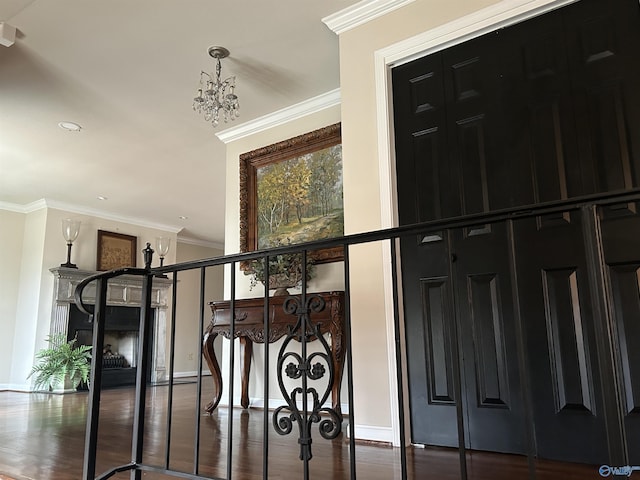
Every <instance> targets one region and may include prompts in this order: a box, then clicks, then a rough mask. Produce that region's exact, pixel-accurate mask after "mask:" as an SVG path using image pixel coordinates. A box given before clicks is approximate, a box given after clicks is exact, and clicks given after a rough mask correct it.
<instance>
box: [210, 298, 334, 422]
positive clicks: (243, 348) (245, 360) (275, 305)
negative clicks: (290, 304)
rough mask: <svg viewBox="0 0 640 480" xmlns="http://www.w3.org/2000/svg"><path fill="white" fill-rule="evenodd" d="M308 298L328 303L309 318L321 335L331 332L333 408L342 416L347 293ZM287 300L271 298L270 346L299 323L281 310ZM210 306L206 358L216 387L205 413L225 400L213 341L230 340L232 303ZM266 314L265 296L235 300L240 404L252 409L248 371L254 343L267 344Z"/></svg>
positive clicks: (296, 318)
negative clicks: (238, 347) (222, 399)
mask: <svg viewBox="0 0 640 480" xmlns="http://www.w3.org/2000/svg"><path fill="white" fill-rule="evenodd" d="M309 295H319V296H321V297H322V298H323V299H324V301H325V307H324V309H323V310H322V311H321V312H318V313H311V314H310V316H309V318H310V321H311V322H312V323H313V324H314V325H316V324H317V325H319V326H320V332H321V333H323V334H324V333H329V334H330V335H331V354H332V360H333V368H334V377H333V385H332V386H331V399H332V403H333V409H334V410H335V411H336V412H338V413H340V387H341V385H342V371H343V367H344V356H345V349H344V347H343V344H342V339H343V336H344V334H345V331H344V292H323V293H315V294H309ZM287 298H288V297H287V296H277V297H270V298H269V311H268V312H269V313H268V314H269V338H268V342H269V343H271V342H275V341H276V340H278V339H280V338H282V337H283V336H285V335H286V334H287V333H288V327H290V326H291V327H293V326H295V325H296V323H297V321H298V317H297V316H296V315H291V314H287V313H285V312H284V310H283V309H282V305H283V303H284V301H285V300H286V299H287ZM209 306H210V307H211V312H212V317H211V323H209V326H208V327H207V329H206V331H205V334H204V338H203V355H204V357H205V359H206V361H207V364H208V366H209V370H210V371H211V375H212V376H213V383H214V386H215V393H214V395H213V400H212V401H211V402H210V403H209V404H208V405H207V407H206V411H207V412H208V413H211V412H213V411H214V410H215V408H216V407H217V406H218V403H219V402H220V398H221V397H222V375H221V372H220V366H219V364H218V360H217V358H216V354H215V351H214V349H213V341H214V340H215V339H216V337H217V336H218V335H222V336H223V337H225V338H227V339H229V338H230V337H231V332H230V330H231V302H229V301H220V302H210V303H209ZM264 313H265V312H264V298H262V297H261V298H250V299H240V300H236V301H235V331H234V336H235V338H239V339H240V370H241V374H242V392H241V399H240V403H241V405H242V407H243V408H248V407H249V371H250V369H251V354H252V352H253V343H252V342H257V343H264V341H265V338H264V336H265V335H264ZM265 401H266V399H265ZM265 407H267V405H265Z"/></svg>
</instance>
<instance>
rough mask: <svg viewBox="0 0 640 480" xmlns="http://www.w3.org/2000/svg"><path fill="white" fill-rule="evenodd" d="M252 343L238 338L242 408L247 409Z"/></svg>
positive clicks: (243, 338) (244, 338)
mask: <svg viewBox="0 0 640 480" xmlns="http://www.w3.org/2000/svg"><path fill="white" fill-rule="evenodd" d="M252 353H253V342H252V341H251V340H250V339H248V338H247V337H240V371H241V372H242V396H241V397H240V404H241V405H242V408H249V372H250V371H251V354H252Z"/></svg>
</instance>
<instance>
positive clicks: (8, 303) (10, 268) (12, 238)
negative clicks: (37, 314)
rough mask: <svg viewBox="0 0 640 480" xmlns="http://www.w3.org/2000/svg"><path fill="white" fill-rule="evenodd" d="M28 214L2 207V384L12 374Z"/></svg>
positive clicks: (0, 277) (0, 300)
mask: <svg viewBox="0 0 640 480" xmlns="http://www.w3.org/2000/svg"><path fill="white" fill-rule="evenodd" d="M24 227H25V215H24V214H22V213H16V212H10V211H8V210H0V265H1V267H0V331H2V334H1V335H0V359H1V360H0V385H2V384H8V383H9V379H10V377H11V361H10V360H11V357H12V355H13V336H14V334H15V322H14V321H13V319H15V317H16V312H17V309H18V292H19V285H20V264H21V259H22V238H23V236H24Z"/></svg>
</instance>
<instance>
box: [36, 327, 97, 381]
mask: <svg viewBox="0 0 640 480" xmlns="http://www.w3.org/2000/svg"><path fill="white" fill-rule="evenodd" d="M47 343H48V344H49V347H48V348H43V349H42V350H40V351H39V352H38V353H37V354H36V359H37V360H38V363H36V364H35V365H34V366H33V368H32V369H31V373H29V376H28V377H27V378H30V377H31V376H33V377H34V378H35V380H34V387H35V388H36V389H41V390H47V391H68V390H75V389H76V388H78V385H79V384H80V382H85V383H86V382H88V380H89V372H90V371H91V363H90V359H91V346H89V345H78V346H76V343H77V339H76V338H73V339H71V340H68V341H67V339H66V337H65V335H64V334H61V333H59V334H55V335H49V336H48V337H47Z"/></svg>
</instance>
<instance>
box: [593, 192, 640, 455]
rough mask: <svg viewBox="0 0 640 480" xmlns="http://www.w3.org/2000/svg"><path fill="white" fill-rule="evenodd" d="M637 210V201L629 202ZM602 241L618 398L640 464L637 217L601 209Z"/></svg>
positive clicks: (639, 251)
mask: <svg viewBox="0 0 640 480" xmlns="http://www.w3.org/2000/svg"><path fill="white" fill-rule="evenodd" d="M633 207H635V209H636V210H637V208H638V205H637V204H635V203H634V204H633ZM601 216H602V222H601V230H602V245H603V253H604V261H605V263H606V265H607V275H608V277H609V284H610V298H611V306H612V318H613V324H614V332H615V337H616V338H615V340H616V341H617V347H618V348H617V349H616V351H617V353H618V358H617V363H618V379H619V389H620V392H619V393H620V397H621V399H620V401H621V405H622V414H623V418H624V428H625V435H626V439H627V444H628V452H629V461H630V462H631V464H633V465H638V464H640V248H638V238H640V217H639V216H638V215H637V214H636V215H625V216H620V217H612V216H611V215H607V214H606V212H604V211H601Z"/></svg>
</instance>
